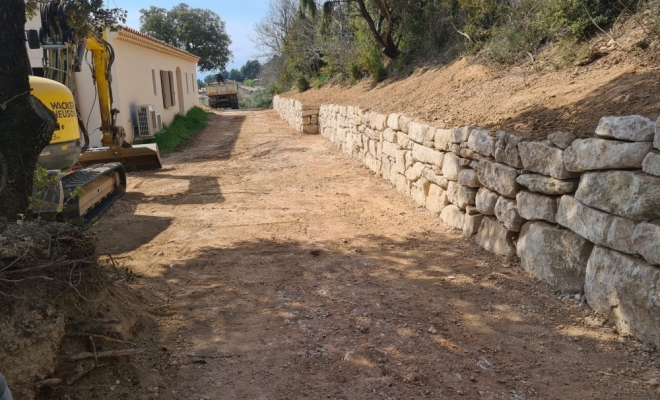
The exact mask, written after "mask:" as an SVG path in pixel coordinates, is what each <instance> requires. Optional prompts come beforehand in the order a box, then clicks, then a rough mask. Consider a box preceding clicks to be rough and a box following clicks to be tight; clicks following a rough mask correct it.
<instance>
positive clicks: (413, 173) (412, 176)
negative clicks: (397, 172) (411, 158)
mask: <svg viewBox="0 0 660 400" xmlns="http://www.w3.org/2000/svg"><path fill="white" fill-rule="evenodd" d="M425 168H426V166H425V165H424V164H422V163H420V162H418V163H415V164H414V165H413V166H412V167H410V168H408V169H407V170H406V174H405V177H406V179H408V180H409V181H411V182H415V181H417V180H419V178H421V177H422V174H423V172H424V169H425Z"/></svg>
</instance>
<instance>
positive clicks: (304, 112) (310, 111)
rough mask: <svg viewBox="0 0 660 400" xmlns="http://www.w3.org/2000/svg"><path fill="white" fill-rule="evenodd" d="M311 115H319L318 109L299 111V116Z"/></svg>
mask: <svg viewBox="0 0 660 400" xmlns="http://www.w3.org/2000/svg"><path fill="white" fill-rule="evenodd" d="M312 115H319V110H307V111H303V112H302V113H300V116H301V117H311V116H312Z"/></svg>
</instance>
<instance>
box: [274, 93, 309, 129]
mask: <svg viewBox="0 0 660 400" xmlns="http://www.w3.org/2000/svg"><path fill="white" fill-rule="evenodd" d="M273 108H274V109H275V110H276V111H277V113H278V114H279V115H280V117H281V118H282V119H283V120H285V121H286V122H287V123H288V124H289V126H291V128H293V130H294V131H296V132H298V133H307V134H317V133H319V124H318V118H319V106H318V105H310V104H302V103H301V102H300V101H298V100H294V99H287V98H284V97H280V96H275V97H274V98H273Z"/></svg>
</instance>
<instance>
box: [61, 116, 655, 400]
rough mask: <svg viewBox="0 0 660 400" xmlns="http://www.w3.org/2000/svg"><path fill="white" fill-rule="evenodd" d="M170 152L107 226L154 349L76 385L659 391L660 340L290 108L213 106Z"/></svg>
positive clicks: (250, 391) (152, 389) (180, 395)
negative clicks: (571, 294)
mask: <svg viewBox="0 0 660 400" xmlns="http://www.w3.org/2000/svg"><path fill="white" fill-rule="evenodd" d="M164 163H165V166H164V169H162V170H159V171H153V172H142V173H136V174H132V175H131V176H130V177H129V188H128V193H127V194H126V195H125V196H124V198H122V199H121V200H120V201H118V202H117V203H116V204H115V205H114V206H113V207H112V208H111V209H110V211H109V212H108V213H107V214H105V215H104V216H103V218H101V220H100V222H99V224H98V225H97V226H96V227H95V228H94V231H95V233H96V234H97V235H98V237H99V238H103V242H104V243H107V244H108V247H109V248H107V249H106V250H109V251H111V252H113V253H115V254H116V259H117V260H119V261H121V262H122V263H123V264H124V266H125V267H126V268H128V269H130V271H131V276H135V279H133V280H132V283H130V285H131V286H132V287H133V288H134V289H135V290H138V291H139V292H140V293H142V294H143V295H144V297H143V300H140V301H141V302H142V304H140V307H142V308H144V310H146V311H145V313H144V314H143V316H142V319H141V321H142V324H141V326H142V329H141V331H139V332H138V334H137V336H136V338H135V339H133V342H134V343H135V346H137V347H141V348H145V349H146V352H145V353H143V354H140V355H136V356H132V357H124V358H121V359H116V360H112V361H104V364H105V365H104V366H102V367H98V368H96V369H94V370H93V371H91V372H90V373H89V374H88V375H87V376H86V377H84V378H82V379H81V380H79V381H78V382H77V383H75V384H74V385H73V386H71V387H64V388H60V389H59V390H58V392H57V393H58V395H59V396H61V398H70V399H118V398H126V399H303V398H310V399H326V398H331V399H422V398H433V399H438V398H447V399H453V398H466V399H531V398H540V399H585V398H589V399H591V398H594V399H622V398H625V399H651V398H657V397H658V396H659V395H660V391H659V390H660V389H659V388H658V386H657V385H658V381H659V380H660V354H659V353H658V352H657V351H655V350H654V349H652V348H649V347H647V346H644V345H642V344H639V343H638V342H636V341H634V340H632V339H630V338H627V337H624V336H620V335H619V334H618V332H617V331H616V330H614V329H613V328H612V327H611V326H609V325H608V324H607V323H606V321H604V320H603V319H602V318H599V317H598V316H596V315H594V313H593V312H592V311H591V310H590V309H589V308H588V307H587V306H586V305H585V304H584V303H583V302H581V301H579V300H576V299H575V298H561V297H559V296H558V295H556V294H554V293H553V292H552V290H551V289H550V288H549V287H547V286H546V285H544V284H541V283H539V282H537V281H535V280H534V279H532V278H530V277H529V276H527V275H526V274H524V273H523V272H522V271H521V270H519V269H517V268H515V267H512V266H507V265H502V264H501V263H499V262H498V261H497V260H496V259H495V258H494V257H492V256H491V255H490V254H488V253H487V252H485V251H483V250H482V249H480V248H479V247H478V246H477V245H476V244H475V243H473V242H472V241H469V240H466V239H464V238H463V237H462V236H460V235H458V234H456V233H454V232H451V231H448V230H447V229H445V228H443V226H442V224H441V222H440V220H439V218H438V217H436V216H434V215H432V214H431V213H430V212H428V211H426V210H424V209H421V208H418V207H416V206H415V205H414V204H413V202H412V200H410V199H408V198H405V197H404V196H403V195H400V194H398V193H397V192H396V191H395V190H394V189H393V188H392V187H390V185H389V184H388V183H386V182H385V181H382V180H381V179H379V178H377V177H376V176H374V175H372V174H371V173H370V172H369V171H368V170H366V169H364V168H363V167H361V166H360V165H358V163H357V162H356V161H354V160H351V159H350V158H348V156H346V155H344V154H342V153H340V152H339V151H337V150H336V149H335V148H334V147H333V146H332V145H331V144H330V143H328V142H327V141H326V140H325V139H324V138H322V137H320V136H300V135H297V134H294V133H293V132H292V131H291V130H290V129H289V128H288V127H287V126H286V125H285V124H284V122H282V121H281V120H280V119H279V118H278V116H277V115H276V114H275V112H274V111H272V110H269V111H248V112H246V111H232V112H224V113H220V114H219V115H214V116H213V118H212V119H211V122H210V124H209V126H208V127H207V128H206V129H205V130H203V131H202V132H201V133H200V134H199V135H198V136H197V137H196V138H195V140H194V142H193V143H192V144H191V145H190V146H189V147H188V148H187V149H185V150H184V151H182V152H180V153H176V154H173V155H169V156H167V157H165V158H164ZM148 299H150V300H148ZM101 350H102V349H101ZM65 352H66V350H65ZM65 395H66V396H69V397H64V396H65Z"/></svg>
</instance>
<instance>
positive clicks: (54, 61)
mask: <svg viewBox="0 0 660 400" xmlns="http://www.w3.org/2000/svg"><path fill="white" fill-rule="evenodd" d="M70 3H71V2H69V1H50V2H46V3H42V4H41V7H40V17H41V28H40V29H39V30H38V31H37V30H36V29H30V30H27V31H26V38H27V42H28V45H29V47H30V48H31V49H42V50H43V58H42V65H43V71H44V77H43V78H42V77H37V76H32V75H31V76H30V86H31V88H32V94H33V95H34V96H35V97H37V98H38V99H39V100H41V101H42V102H43V103H44V104H45V105H46V107H48V108H49V109H50V110H51V111H52V112H53V113H54V114H55V115H56V116H57V125H56V128H55V132H54V133H53V136H52V139H51V141H50V143H49V144H48V145H47V146H46V147H45V148H44V149H43V151H42V152H41V154H40V156H39V161H38V163H39V165H41V166H42V167H43V168H45V169H46V170H48V171H49V174H50V175H55V176H56V177H57V184H56V185H55V190H52V188H51V190H48V191H47V192H48V194H42V195H41V197H43V198H42V199H40V201H38V202H36V203H34V202H33V207H34V208H33V212H35V213H37V214H39V217H40V218H42V219H55V218H57V219H60V220H65V221H71V220H79V219H80V218H82V219H83V220H84V221H91V220H92V219H93V218H95V217H97V216H98V215H100V214H102V213H103V212H104V211H105V210H106V209H107V208H108V207H109V206H110V205H111V204H112V203H114V202H115V201H116V200H117V199H118V198H119V197H121V196H122V195H123V194H124V192H125V190H126V172H131V171H141V170H150V169H159V168H162V164H161V160H160V153H159V151H158V145H156V144H155V143H151V144H142V145H131V144H130V143H128V142H127V141H126V132H125V131H124V129H123V128H122V127H120V126H117V123H116V122H117V114H118V113H119V110H117V109H115V108H112V102H113V99H112V88H111V81H112V76H111V68H112V63H113V62H114V57H115V55H114V51H113V48H112V46H111V45H110V43H108V41H107V36H106V34H105V31H103V32H96V33H92V34H90V35H87V37H80V36H81V35H79V34H77V32H75V30H74V29H72V28H71V27H70V26H69V24H68V23H67V17H68V15H67V9H68V7H69V6H70ZM88 54H91V64H90V63H89V61H88V60H87V59H88ZM83 61H85V62H86V63H87V64H88V65H89V67H90V69H91V71H92V78H93V80H94V84H95V88H96V94H97V98H98V104H99V111H100V114H101V127H100V131H101V133H102V135H103V136H102V139H101V146H102V147H100V148H90V147H89V144H90V143H89V135H88V133H87V129H86V126H85V124H84V123H83V121H82V118H81V116H80V112H79V109H78V107H77V106H76V103H75V98H74V94H75V92H76V81H75V72H80V71H81V69H82V67H83ZM44 200H45V201H44Z"/></svg>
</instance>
